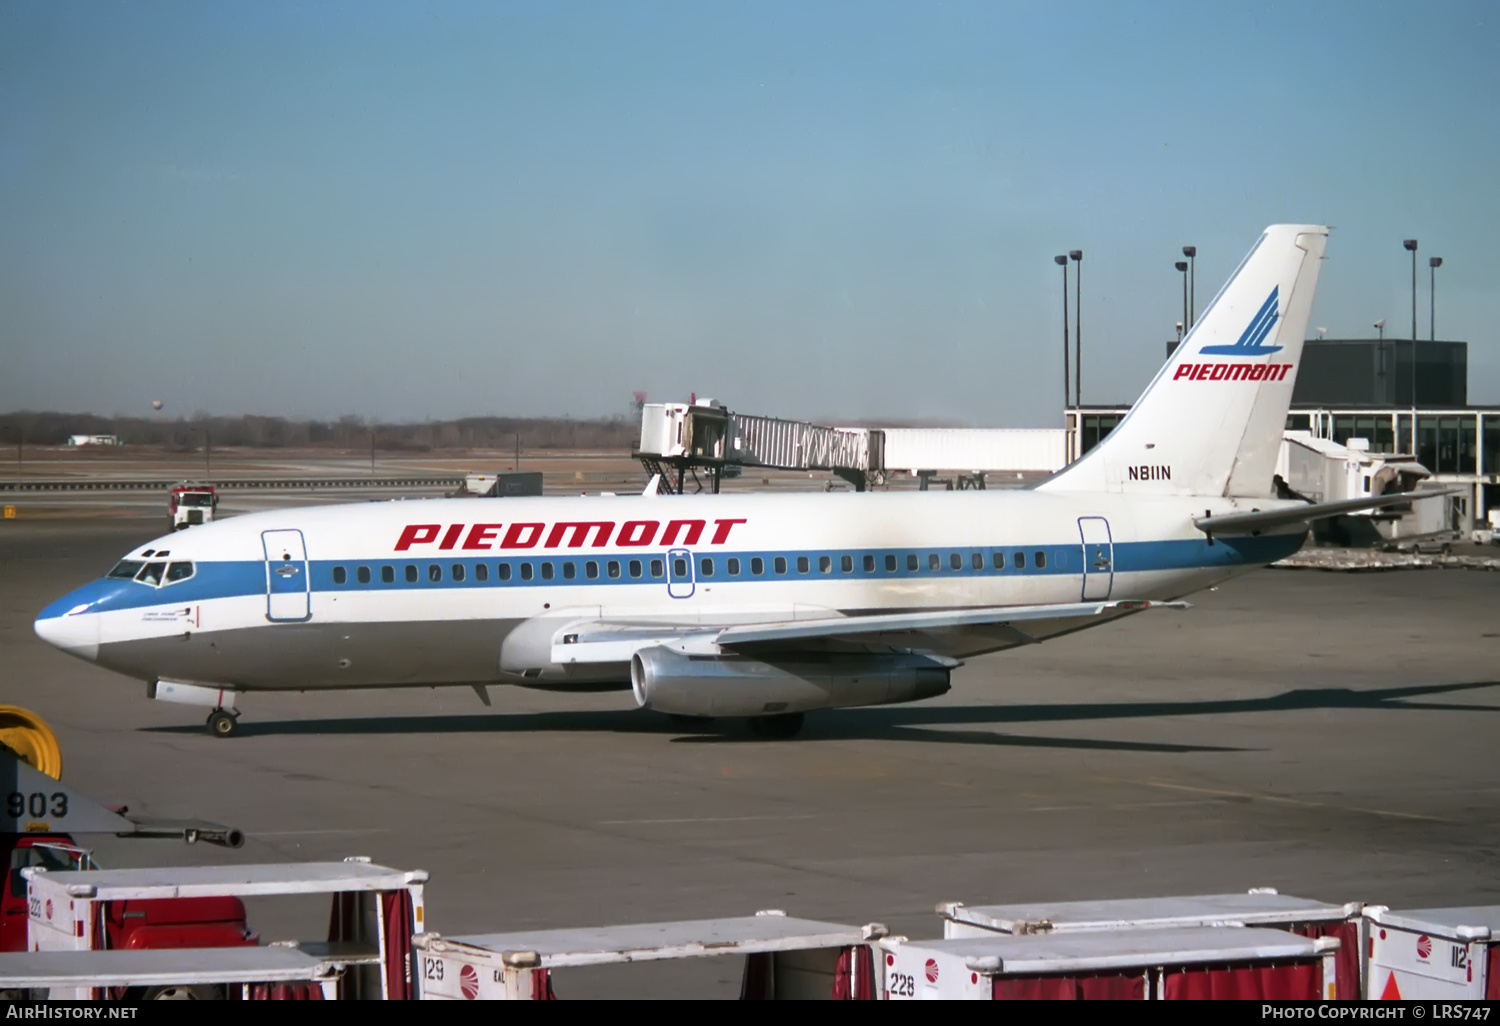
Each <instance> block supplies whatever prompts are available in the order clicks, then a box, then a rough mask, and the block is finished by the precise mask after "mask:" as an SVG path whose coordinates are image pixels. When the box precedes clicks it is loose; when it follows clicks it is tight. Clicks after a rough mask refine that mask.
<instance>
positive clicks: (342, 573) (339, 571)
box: [333, 566, 349, 584]
mask: <svg viewBox="0 0 1500 1026" xmlns="http://www.w3.org/2000/svg"><path fill="white" fill-rule="evenodd" d="M348 579H349V574H348V572H347V571H346V570H345V569H344V568H343V567H341V566H336V567H334V568H333V583H334V584H343V583H344V582H345V581H347V580H348Z"/></svg>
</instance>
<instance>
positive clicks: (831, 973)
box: [413, 910, 886, 1001]
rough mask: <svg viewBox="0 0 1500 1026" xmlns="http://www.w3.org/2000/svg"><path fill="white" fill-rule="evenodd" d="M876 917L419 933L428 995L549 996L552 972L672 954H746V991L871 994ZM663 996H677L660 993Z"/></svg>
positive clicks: (420, 969)
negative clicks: (851, 922)
mask: <svg viewBox="0 0 1500 1026" xmlns="http://www.w3.org/2000/svg"><path fill="white" fill-rule="evenodd" d="M885 933H886V930H885V927H883V926H881V925H880V924H878V923H870V924H869V925H866V926H863V927H860V926H846V925H843V924H839V923H822V922H815V921H812V920H807V919H794V918H792V917H790V916H788V915H787V914H786V913H784V912H780V911H774V910H773V911H766V912H758V913H756V914H755V915H753V916H739V917H734V918H728V919H696V920H685V921H681V922H665V923H633V924H629V925H624V926H601V927H590V928H584V929H563V930H527V931H520V932H516V933H491V934H478V935H472V936H464V937H441V936H439V935H437V934H433V933H429V934H425V935H423V936H421V937H418V938H416V940H415V941H414V942H413V949H414V951H415V954H416V964H417V978H418V985H419V986H418V990H419V994H420V996H421V998H422V999H423V1000H429V1001H430V1000H470V1001H472V1000H475V999H477V998H483V999H512V1000H515V999H519V1000H551V999H553V998H554V997H555V996H556V995H555V993H554V991H553V987H552V974H553V971H554V970H557V969H566V968H568V967H570V966H584V965H611V964H617V963H621V962H645V961H655V960H659V959H669V958H712V957H716V956H722V955H735V954H742V955H745V956H746V959H745V972H744V978H743V982H742V983H741V988H740V996H741V997H742V998H755V999H768V998H778V999H789V998H824V999H827V998H835V999H851V998H866V999H868V998H872V997H873V996H874V992H875V983H876V972H877V970H876V969H875V967H874V965H873V961H874V960H873V954H872V949H871V947H870V942H871V941H872V940H875V939H877V938H879V937H883V936H885ZM661 996H662V997H669V996H670V995H666V994H663V995H661Z"/></svg>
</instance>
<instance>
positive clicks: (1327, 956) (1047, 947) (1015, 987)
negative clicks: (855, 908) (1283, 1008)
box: [879, 926, 1339, 1001]
mask: <svg viewBox="0 0 1500 1026" xmlns="http://www.w3.org/2000/svg"><path fill="white" fill-rule="evenodd" d="M879 946H880V948H881V949H882V955H883V957H882V959H881V968H882V971H883V975H882V980H881V996H883V997H885V998H886V999H888V1000H899V1001H909V1000H920V999H923V998H946V999H969V1000H979V1001H988V1000H994V1001H1003V1000H1038V999H1042V1000H1046V999H1053V1000H1057V999H1061V1000H1101V999H1111V1000H1128V999H1135V1000H1158V999H1164V1000H1168V1001H1171V1000H1184V999H1195V998H1196V999H1211V1000H1213V999H1216V1000H1230V999H1234V1000H1273V1001H1316V1000H1318V999H1320V998H1323V999H1327V1000H1332V999H1333V995H1334V978H1335V977H1334V959H1335V957H1336V955H1337V953H1338V948H1339V941H1338V938H1336V937H1319V938H1316V939H1314V938H1309V937H1298V936H1296V935H1294V934H1290V933H1287V932H1286V931H1284V930H1270V929H1265V928H1262V927H1236V926H1195V927H1161V928H1158V929H1145V930H1101V931H1099V932H1097V933H1084V932H1078V933H1066V932H1064V933H1040V934H1004V933H991V934H988V935H986V936H974V937H962V938H953V939H949V940H932V941H908V940H906V939H905V938H888V939H886V940H884V941H882V942H881V943H880V945H879Z"/></svg>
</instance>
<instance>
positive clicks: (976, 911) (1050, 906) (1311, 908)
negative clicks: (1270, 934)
mask: <svg viewBox="0 0 1500 1026" xmlns="http://www.w3.org/2000/svg"><path fill="white" fill-rule="evenodd" d="M1362 908H1363V906H1362V905H1361V904H1360V903H1359V902H1351V903H1350V904H1347V905H1330V904H1327V903H1326V902H1321V901H1313V900H1311V899H1308V898H1296V897H1292V896H1291V895H1284V894H1280V893H1278V892H1277V891H1276V890H1275V888H1271V887H1258V888H1255V889H1253V890H1250V891H1247V892H1245V893H1243V894H1197V895H1186V896H1181V897H1166V898H1122V899H1108V900H1100V901H1053V902H1029V903H1025V904H1016V905H964V904H962V903H960V902H956V901H954V902H945V903H944V904H941V905H939V906H938V907H937V911H938V914H939V915H941V916H942V917H943V936H944V937H945V938H949V939H951V938H956V937H983V936H986V935H989V934H994V933H1009V934H1042V933H1078V932H1086V933H1096V932H1098V931H1101V930H1136V929H1152V928H1157V927H1166V926H1177V927H1184V926H1269V927H1274V928H1276V929H1278V930H1290V931H1291V932H1292V933H1295V934H1297V935H1298V936H1301V937H1337V938H1338V939H1339V951H1338V957H1337V958H1336V959H1335V960H1334V961H1335V968H1336V976H1337V981H1336V982H1337V988H1336V996H1337V998H1338V999H1339V1000H1341V1001H1355V1000H1358V999H1359V996H1360V995H1361V994H1362V993H1363V989H1362V987H1361V982H1360V981H1361V976H1360V968H1361V967H1360V953H1361V951H1362V950H1363V945H1362V943H1361V936H1362V935H1361V926H1362V924H1363V923H1364V919H1363V918H1362V917H1361V915H1360V912H1361V910H1362Z"/></svg>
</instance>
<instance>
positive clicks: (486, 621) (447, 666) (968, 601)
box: [36, 225, 1385, 737]
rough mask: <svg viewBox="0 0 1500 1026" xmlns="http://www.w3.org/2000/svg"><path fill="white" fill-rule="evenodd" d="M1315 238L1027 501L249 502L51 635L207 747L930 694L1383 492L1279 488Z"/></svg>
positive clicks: (1168, 592) (130, 568)
mask: <svg viewBox="0 0 1500 1026" xmlns="http://www.w3.org/2000/svg"><path fill="white" fill-rule="evenodd" d="M1327 235H1328V232H1327V229H1326V228H1322V227H1318V226H1313V225H1278V226H1274V227H1272V228H1269V229H1267V230H1266V232H1265V234H1264V235H1262V236H1261V238H1260V240H1259V241H1258V242H1257V243H1256V245H1255V247H1254V248H1253V249H1252V250H1251V251H1250V254H1249V255H1248V256H1247V257H1246V258H1245V260H1244V261H1243V262H1242V263H1241V265H1240V267H1239V269H1238V270H1237V271H1236V272H1235V274H1234V276H1233V277H1232V278H1231V279H1230V281H1229V283H1228V284H1227V285H1226V286H1225V287H1224V289H1223V290H1222V291H1221V292H1220V293H1219V295H1218V297H1217V298H1216V299H1215V300H1214V301H1213V303H1212V304H1211V305H1210V306H1209V308H1208V310H1207V311H1206V312H1205V313H1204V315H1203V317H1202V318H1201V319H1200V320H1199V321H1198V324H1197V326H1196V327H1195V328H1193V330H1192V331H1191V332H1189V334H1188V336H1187V338H1186V339H1184V340H1183V343H1182V345H1181V346H1179V347H1178V349H1177V351H1176V352H1175V353H1174V354H1173V356H1172V357H1171V359H1169V360H1168V361H1167V364H1166V366H1165V367H1163V368H1162V370H1161V371H1160V372H1159V373H1158V374H1157V376H1156V378H1155V380H1153V381H1152V383H1151V385H1150V386H1149V387H1148V388H1147V390H1146V392H1145V394H1144V395H1143V396H1142V397H1141V399H1140V400H1139V401H1138V402H1137V403H1136V405H1135V407H1134V409H1132V410H1131V412H1130V414H1129V416H1127V417H1126V418H1125V420H1124V421H1123V422H1122V423H1121V424H1120V426H1119V427H1117V428H1116V429H1115V430H1114V432H1113V433H1112V434H1110V435H1109V436H1108V438H1106V439H1105V440H1104V442H1103V443H1102V444H1100V445H1098V446H1097V447H1096V448H1094V449H1093V450H1092V451H1090V452H1089V453H1088V454H1087V455H1085V456H1084V457H1083V458H1082V459H1080V460H1079V461H1078V462H1076V463H1074V464H1072V465H1071V466H1069V467H1067V468H1065V469H1064V470H1062V471H1060V472H1059V473H1057V474H1055V475H1053V476H1052V477H1051V478H1049V479H1048V480H1046V481H1044V482H1043V483H1041V484H1039V485H1038V486H1037V487H1035V488H1032V489H1029V490H1025V491H977V492H949V493H875V494H869V493H864V494H855V493H846V494H832V495H828V494H818V495H712V496H696V497H686V496H662V497H656V496H654V495H643V496H628V497H598V498H593V497H576V498H530V499H527V498H507V499H463V500H457V499H435V500H425V501H416V502H411V501H408V502H387V503H374V504H366V505H345V506H325V507H314V508H307V509H288V510H281V511H277V512H269V513H257V514H253V515H247V516H240V517H235V518H233V519H229V520H225V521H217V522H214V523H212V524H205V525H203V526H201V527H194V528H191V529H189V530H187V531H184V532H182V533H178V534H172V535H168V536H166V537H163V538H159V539H157V540H156V541H153V542H151V543H149V544H147V545H144V546H142V547H141V548H139V549H137V550H135V551H133V552H131V553H130V554H128V555H127V556H126V558H125V559H124V560H122V561H121V562H120V564H119V565H118V566H116V567H115V568H114V569H113V570H111V571H110V572H109V573H108V574H107V575H106V576H105V577H104V578H103V579H101V580H99V581H95V582H94V583H92V584H89V585H87V586H85V587H83V588H81V589H79V590H78V591H75V592H73V593H72V594H70V595H68V596H67V597H65V598H63V599H61V600H59V601H57V602H54V603H53V604H52V605H50V606H48V607H47V608H46V609H44V610H43V611H42V612H41V614H40V616H39V617H38V618H37V621H36V632H37V633H38V634H39V635H40V636H41V637H42V638H44V639H45V640H47V641H48V642H50V643H52V644H53V645H56V646H57V647H58V648H61V649H63V650H65V651H67V652H69V653H71V654H73V655H76V656H80V657H82V658H84V659H89V660H93V661H95V662H97V663H98V664H99V665H101V666H105V667H108V668H110V669H112V670H115V671H117V672H119V673H122V674H126V675H128V676H130V677H135V678H138V679H141V680H144V681H146V682H148V691H149V693H150V694H151V695H153V696H155V697H158V698H167V699H174V700H177V701H188V702H195V701H196V702H201V703H202V704H204V705H206V706H208V707H210V708H211V709H212V710H213V711H212V712H211V713H210V715H209V728H210V730H211V731H212V732H213V733H214V734H216V735H220V736H228V735H230V734H233V733H234V731H235V725H236V719H237V716H238V715H239V714H238V711H237V710H236V709H235V699H236V698H237V696H238V694H239V693H241V692H248V691H285V690H310V689H321V688H368V687H399V686H412V685H423V686H426V685H436V684H450V685H468V686H472V687H475V688H476V689H477V690H478V691H479V693H480V696H481V697H485V696H486V692H485V687H486V686H488V685H491V684H501V683H514V684H520V685H523V686H536V687H549V688H566V687H568V686H570V685H573V684H579V685H582V684H595V685H596V684H599V683H610V682H617V683H619V684H620V685H621V686H622V687H623V686H626V684H627V682H628V684H629V686H630V687H632V688H633V690H634V693H635V697H636V700H637V702H638V703H639V704H640V705H642V706H644V707H646V708H650V709H656V710H659V711H661V712H665V713H669V714H675V715H680V716H694V717H749V718H750V720H751V724H752V726H753V727H755V729H756V730H757V732H758V733H761V734H762V735H764V736H770V737H786V736H790V735H792V734H795V733H796V732H797V731H798V730H799V729H800V727H801V723H802V714H803V713H804V712H806V711H808V710H813V709H826V708H839V707H847V706H860V705H878V704H882V703H891V702H906V701H912V700H915V699H921V698H927V697H930V696H934V695H939V694H942V693H943V692H945V691H947V690H948V687H949V676H950V674H951V673H952V670H953V669H954V667H956V666H959V665H960V664H961V663H960V661H961V660H964V659H968V658H971V657H974V656H977V655H981V654H984V653H988V652H995V651H999V650H1002V649H1007V648H1012V647H1014V646H1017V645H1025V644H1031V643H1035V642H1038V641H1043V640H1046V639H1048V638H1053V637H1056V636H1059V635H1063V634H1068V633H1071V632H1073V631H1077V630H1081V629H1083V628H1086V627H1092V626H1096V625H1098V624H1101V623H1106V622H1109V621H1110V620H1113V619H1116V618H1118V617H1121V616H1125V615H1128V614H1131V613H1135V612H1138V611H1141V610H1145V609H1149V608H1152V607H1154V606H1160V605H1164V604H1176V605H1181V604H1180V603H1177V602H1175V600H1177V599H1179V598H1180V597H1182V596H1184V595H1187V594H1190V593H1192V592H1194V591H1198V590H1200V589H1202V588H1206V587H1209V586H1211V585H1214V584H1217V583H1219V582H1222V581H1224V580H1227V579H1228V578H1230V577H1233V576H1235V575H1237V574H1241V573H1244V572H1246V571H1248V570H1251V569H1253V568H1256V567H1259V566H1263V565H1265V564H1267V563H1270V562H1273V561H1275V560H1277V559H1280V558H1282V557H1284V556H1287V555H1289V554H1291V553H1293V552H1295V551H1297V549H1298V548H1299V547H1300V546H1301V545H1302V542H1303V539H1304V538H1305V537H1306V534H1307V531H1308V525H1309V523H1310V522H1311V521H1312V520H1314V519H1317V518H1319V517H1322V516H1332V515H1334V514H1336V513H1339V512H1345V511H1348V510H1351V509H1355V508H1360V507H1361V506H1371V505H1376V504H1383V503H1384V501H1385V500H1375V501H1373V502H1371V501H1366V502H1363V503H1361V502H1359V501H1357V500H1356V501H1353V502H1346V503H1322V504H1319V505H1307V504H1305V503H1301V502H1295V501H1287V500H1279V499H1277V498H1275V493H1274V490H1273V487H1272V475H1273V472H1274V467H1275V462H1276V456H1277V450H1278V446H1279V444H1280V441H1281V434H1282V428H1283V425H1284V423H1285V421H1286V415H1287V407H1288V405H1289V403H1290V400H1291V394H1292V385H1293V383H1294V381H1295V378H1296V372H1297V364H1298V362H1299V360H1300V357H1301V354H1302V340H1303V335H1304V333H1305V331H1306V327H1307V323H1308V315H1309V313H1310V310H1311V307H1312V301H1313V292H1314V290H1315V288H1316V285H1317V280H1318V270H1319V267H1320V265H1321V263H1322V259H1323V248H1324V244H1325V243H1326V241H1327ZM486 700H487V699H486Z"/></svg>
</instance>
